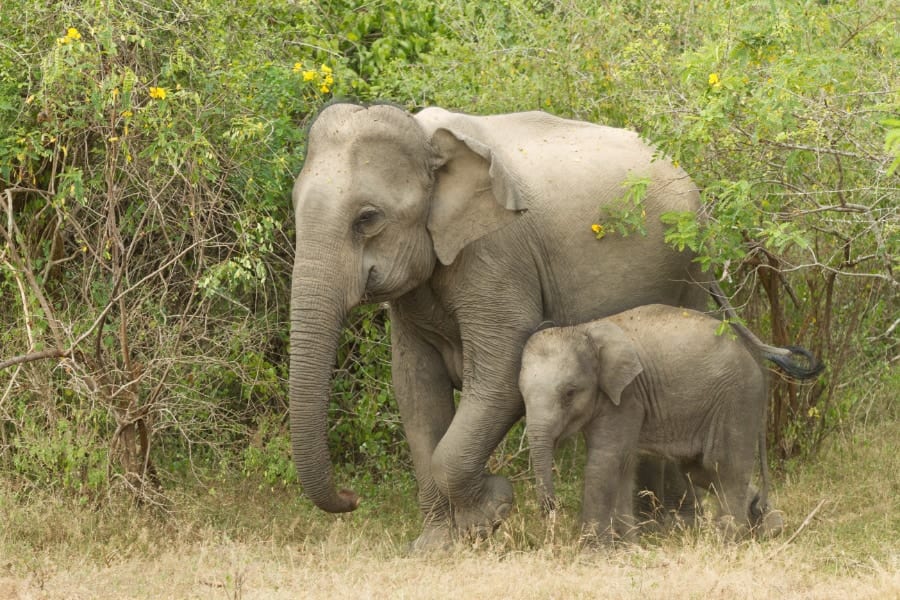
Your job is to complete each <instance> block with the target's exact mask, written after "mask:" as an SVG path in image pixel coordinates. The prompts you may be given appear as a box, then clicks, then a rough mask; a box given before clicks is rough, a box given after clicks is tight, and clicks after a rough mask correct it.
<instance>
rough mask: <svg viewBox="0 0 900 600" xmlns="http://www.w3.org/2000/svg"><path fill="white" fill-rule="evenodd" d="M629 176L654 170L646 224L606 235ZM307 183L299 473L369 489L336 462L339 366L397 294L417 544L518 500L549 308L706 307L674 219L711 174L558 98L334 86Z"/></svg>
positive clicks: (317, 495)
mask: <svg viewBox="0 0 900 600" xmlns="http://www.w3.org/2000/svg"><path fill="white" fill-rule="evenodd" d="M629 177H641V178H649V179H650V181H651V183H650V185H649V187H648V189H647V193H646V196H645V198H644V199H643V202H642V204H641V209H642V211H643V214H644V218H645V228H646V235H641V234H637V233H635V234H632V235H628V236H621V235H618V234H613V233H610V234H608V235H606V236H605V237H603V238H602V239H600V240H597V239H596V236H595V235H594V233H593V232H592V231H591V224H592V223H594V222H596V221H597V219H598V211H599V210H600V209H601V207H603V206H608V205H611V204H613V203H616V202H617V201H619V199H620V198H621V197H622V196H623V194H624V193H625V191H626V190H625V188H624V187H623V183H624V182H626V181H628V179H629ZM293 201H294V209H295V218H296V225H297V241H296V256H295V262H294V271H293V282H292V287H291V292H292V294H291V363H290V413H291V438H292V446H293V458H294V461H295V463H296V466H297V470H298V473H299V476H300V481H301V483H302V485H303V488H304V490H305V492H306V493H307V494H308V495H309V497H310V498H311V499H312V500H313V502H315V503H316V505H317V506H319V507H320V508H322V509H324V510H326V511H329V512H345V511H351V510H353V509H355V508H356V507H357V505H358V503H359V499H358V497H357V495H356V494H355V493H353V492H352V491H349V490H341V491H338V490H337V489H336V488H335V484H334V481H333V477H332V465H331V463H330V459H329V452H328V447H327V435H326V434H327V426H326V413H327V408H328V400H329V390H330V377H331V373H332V365H333V361H334V357H335V353H336V350H337V345H338V339H339V334H340V331H341V327H342V323H343V320H344V318H345V316H346V315H347V312H348V311H349V310H350V309H352V308H353V307H354V306H357V305H359V304H368V303H373V302H383V301H387V302H388V303H389V305H390V317H391V324H392V328H391V343H392V357H393V380H394V389H395V393H396V397H397V403H398V405H399V408H400V413H401V417H402V419H403V425H404V429H405V431H406V435H407V438H408V440H409V444H410V449H411V454H412V458H413V462H414V466H415V472H416V479H417V482H418V486H419V503H420V507H421V510H422V513H423V517H424V527H423V531H422V534H421V535H420V536H419V538H418V539H417V540H416V542H415V543H414V547H415V548H420V549H421V548H429V547H433V546H442V545H444V544H446V543H447V542H448V541H449V540H450V539H451V538H452V536H453V535H454V532H455V531H473V530H474V531H490V529H491V528H493V527H495V526H496V524H497V523H499V522H500V520H502V519H503V518H504V517H505V516H506V514H507V513H508V512H509V510H510V507H511V504H512V501H513V493H512V487H511V486H510V484H509V482H508V481H507V480H506V479H505V478H502V477H500V476H495V475H489V474H487V473H486V472H485V465H486V462H487V459H488V457H489V456H490V454H491V453H492V451H493V450H494V448H495V447H496V446H497V444H498V443H499V442H500V440H501V439H502V438H503V436H504V435H505V434H506V433H507V431H508V430H509V429H510V427H511V426H512V425H513V424H514V423H515V422H516V420H518V419H519V418H520V417H521V416H522V415H523V413H524V405H523V402H522V398H521V396H520V394H519V390H518V388H517V377H518V372H519V365H520V358H521V354H522V347H523V345H524V343H525V341H526V339H527V338H528V336H529V334H530V333H531V332H533V331H534V330H535V328H536V327H537V326H538V325H539V324H540V323H541V322H543V321H548V320H549V321H552V322H554V323H556V324H560V325H565V324H574V323H578V322H583V321H588V320H591V319H595V318H598V317H602V316H605V315H610V314H612V313H616V312H619V311H622V310H625V309H628V308H631V307H634V306H638V305H642V304H650V303H664V304H671V305H680V306H686V307H693V308H699V309H703V308H704V306H705V300H706V293H707V292H706V290H705V289H704V286H701V285H697V283H696V281H698V280H699V278H700V275H699V273H698V269H697V267H696V264H695V263H693V262H692V258H693V256H692V255H691V254H690V253H687V252H684V253H679V252H676V251H674V250H673V249H672V248H671V247H669V246H668V245H666V244H665V242H664V241H663V229H662V226H661V224H660V218H659V217H660V215H661V214H662V213H664V212H667V211H697V210H698V208H699V196H698V192H697V189H696V186H695V185H694V184H693V183H692V181H691V180H690V179H689V178H688V176H687V175H686V174H685V173H684V171H682V170H681V169H679V168H678V167H677V166H674V165H673V164H672V163H671V162H670V161H668V160H665V159H661V158H660V157H659V156H658V155H657V154H656V152H655V151H654V149H653V148H651V147H649V146H647V145H646V144H644V143H643V142H642V141H641V140H640V139H639V138H638V136H637V134H635V133H633V132H630V131H625V130H622V129H614V128H610V127H603V126H599V125H593V124H589V123H584V122H579V121H571V120H565V119H561V118H557V117H554V116H551V115H548V114H545V113H541V112H527V113H516V114H504V115H495V116H481V117H476V116H468V115H463V114H458V113H452V112H448V111H446V110H443V109H440V108H428V109H425V110H423V111H421V112H419V113H418V114H416V115H414V116H413V115H410V114H409V113H407V112H405V111H403V110H402V109H399V108H397V107H394V106H388V105H376V106H369V107H366V106H360V105H355V104H333V105H330V106H328V107H326V108H325V109H324V110H322V112H321V113H320V114H319V116H318V117H317V118H316V120H315V121H314V123H313V125H312V127H311V128H310V132H309V147H308V153H307V157H306V162H305V164H304V166H303V170H302V172H301V173H300V175H299V176H298V178H297V180H296V183H295V185H294V190H293ZM454 389H457V390H460V391H461V396H460V399H459V404H458V406H456V407H455V406H454V394H453V390H454Z"/></svg>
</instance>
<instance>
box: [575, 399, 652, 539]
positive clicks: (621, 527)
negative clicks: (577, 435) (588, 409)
mask: <svg viewBox="0 0 900 600" xmlns="http://www.w3.org/2000/svg"><path fill="white" fill-rule="evenodd" d="M623 417H624V418H603V417H597V418H595V419H594V420H593V421H591V423H590V424H589V425H588V426H587V428H586V429H585V442H586V445H587V458H586V461H585V466H584V496H583V500H582V504H581V523H582V537H583V541H584V542H585V543H586V544H587V545H596V544H598V543H599V544H609V543H611V542H613V541H615V540H616V539H619V538H620V537H621V538H624V539H626V540H631V539H632V538H633V537H634V535H635V531H634V523H635V521H634V511H633V502H632V499H633V495H634V492H633V487H634V483H633V482H634V474H635V468H636V462H637V456H636V455H635V454H634V452H633V449H634V448H635V446H636V445H637V440H638V436H639V435H640V428H641V423H642V422H643V419H642V415H639V414H637V415H636V414H631V415H623Z"/></svg>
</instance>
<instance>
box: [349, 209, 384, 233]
mask: <svg viewBox="0 0 900 600" xmlns="http://www.w3.org/2000/svg"><path fill="white" fill-rule="evenodd" d="M383 216H384V215H383V214H382V212H381V211H380V210H378V209H377V208H373V207H371V206H370V207H366V208H364V209H362V210H361V211H360V212H359V215H357V217H356V220H355V221H354V222H353V231H355V232H356V233H359V234H362V235H374V234H376V233H378V231H377V226H378V224H379V223H381V222H382V217H383Z"/></svg>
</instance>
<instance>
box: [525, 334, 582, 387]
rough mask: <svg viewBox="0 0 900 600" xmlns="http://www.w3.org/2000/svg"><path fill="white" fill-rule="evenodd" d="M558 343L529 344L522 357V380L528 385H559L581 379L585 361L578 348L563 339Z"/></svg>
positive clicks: (557, 341)
mask: <svg viewBox="0 0 900 600" xmlns="http://www.w3.org/2000/svg"><path fill="white" fill-rule="evenodd" d="M552 341H554V342H556V343H545V344H534V345H532V344H529V346H528V348H527V349H526V352H525V354H524V355H523V357H522V375H521V379H520V382H521V384H522V385H523V386H528V387H544V386H550V387H553V388H555V387H557V386H558V385H560V384H562V383H565V382H570V381H574V380H576V379H580V378H581V376H582V374H583V373H582V372H583V371H584V366H583V363H584V361H583V360H581V358H580V356H579V353H578V352H577V350H576V348H574V347H573V346H572V345H571V344H568V343H560V342H561V340H558V339H557V340H552Z"/></svg>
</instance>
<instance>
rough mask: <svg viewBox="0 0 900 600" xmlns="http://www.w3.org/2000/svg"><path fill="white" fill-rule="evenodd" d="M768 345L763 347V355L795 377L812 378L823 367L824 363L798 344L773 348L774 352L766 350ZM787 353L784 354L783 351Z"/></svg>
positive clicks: (801, 378)
mask: <svg viewBox="0 0 900 600" xmlns="http://www.w3.org/2000/svg"><path fill="white" fill-rule="evenodd" d="M769 348H773V347H772V346H768V347H766V348H764V349H763V356H764V357H765V358H766V359H767V360H770V361H772V362H773V363H775V364H776V365H778V367H779V368H780V369H781V370H782V371H784V372H785V373H787V374H788V375H790V376H791V377H794V378H795V379H800V380H806V379H814V378H815V377H816V376H818V375H819V373H821V372H822V371H823V370H824V369H825V364H824V363H823V362H822V361H820V360H819V359H817V358H816V357H815V356H813V354H812V352H810V351H809V350H807V349H806V348H801V347H800V346H787V347H786V348H774V349H775V350H776V351H777V353H776V352H768V351H767V349H769ZM785 351H787V352H788V353H787V354H785V353H784V352H785Z"/></svg>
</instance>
